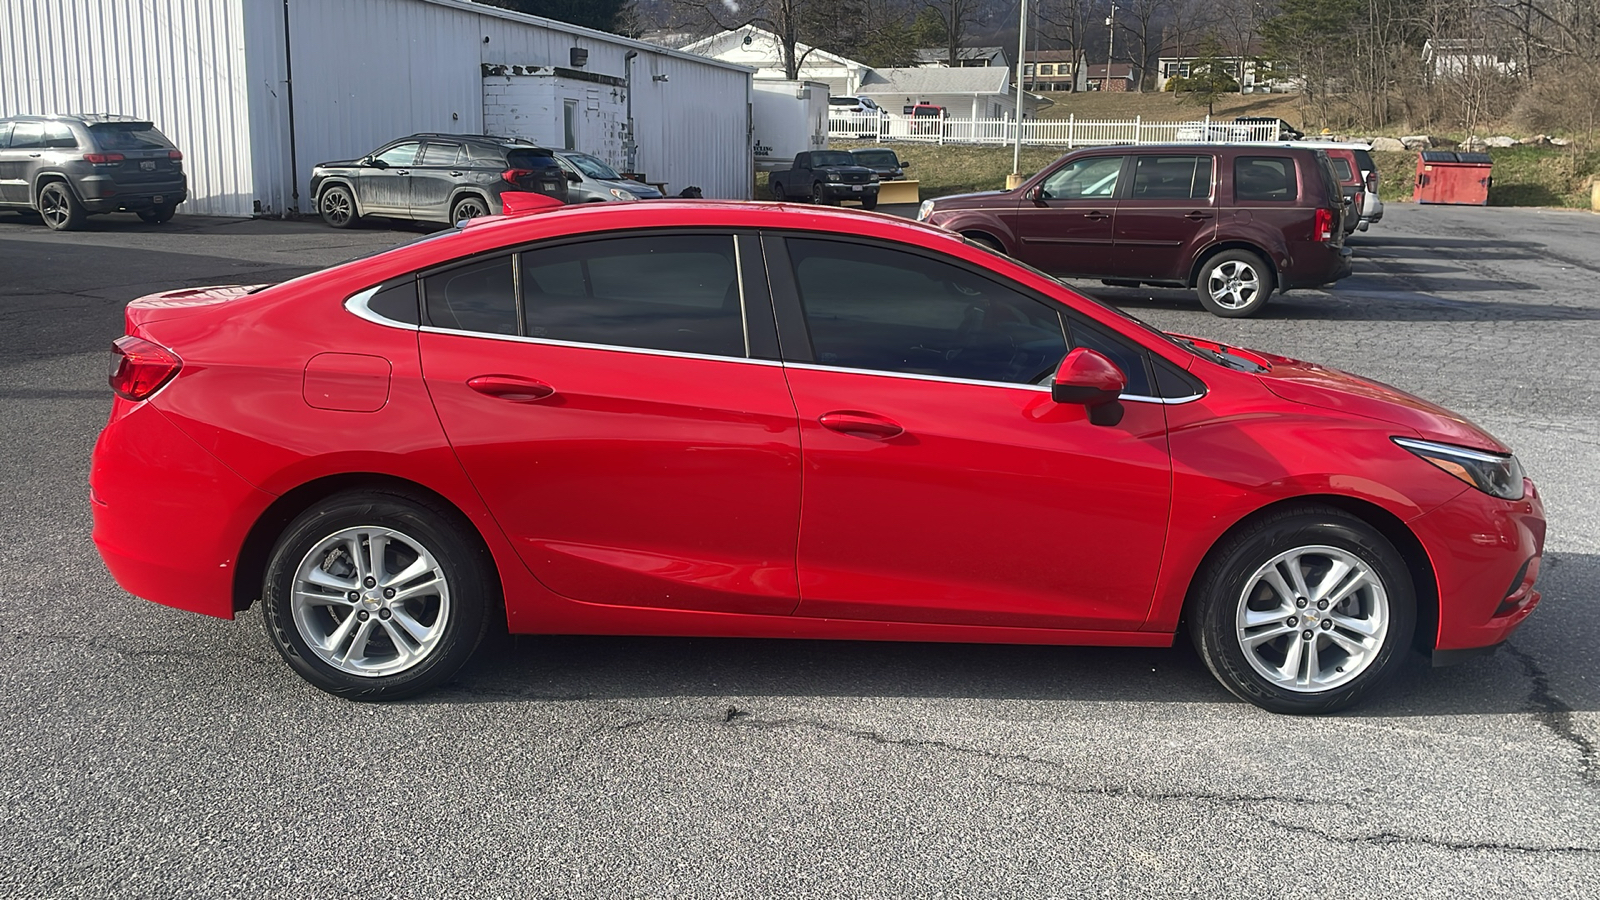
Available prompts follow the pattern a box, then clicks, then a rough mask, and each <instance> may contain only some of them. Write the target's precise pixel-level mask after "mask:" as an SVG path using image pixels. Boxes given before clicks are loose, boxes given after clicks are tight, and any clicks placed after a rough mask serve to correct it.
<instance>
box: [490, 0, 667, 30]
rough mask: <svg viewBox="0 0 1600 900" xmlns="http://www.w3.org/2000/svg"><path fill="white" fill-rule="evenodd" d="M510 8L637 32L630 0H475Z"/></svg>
mask: <svg viewBox="0 0 1600 900" xmlns="http://www.w3.org/2000/svg"><path fill="white" fill-rule="evenodd" d="M474 2H477V3H483V4H486V5H488V6H498V7H500V8H501V9H509V10H512V11H513V12H520V13H527V14H529V15H533V16H543V17H545V18H546V19H555V20H556V21H558V22H566V23H567V24H569V25H581V26H583V27H584V28H593V29H595V30H597V31H609V32H611V33H613V34H622V35H628V36H633V35H635V34H637V33H638V25H637V24H636V21H637V20H636V17H635V16H634V10H633V0H474Z"/></svg>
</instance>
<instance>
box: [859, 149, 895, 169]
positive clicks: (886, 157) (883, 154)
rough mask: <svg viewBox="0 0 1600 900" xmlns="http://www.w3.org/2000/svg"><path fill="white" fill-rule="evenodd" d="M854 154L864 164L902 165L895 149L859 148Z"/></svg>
mask: <svg viewBox="0 0 1600 900" xmlns="http://www.w3.org/2000/svg"><path fill="white" fill-rule="evenodd" d="M853 155H854V156H855V158H856V162H857V163H858V164H860V165H863V166H898V165H900V160H899V159H898V158H896V157H895V154H894V151H893V150H857V151H855V152H854V154H853Z"/></svg>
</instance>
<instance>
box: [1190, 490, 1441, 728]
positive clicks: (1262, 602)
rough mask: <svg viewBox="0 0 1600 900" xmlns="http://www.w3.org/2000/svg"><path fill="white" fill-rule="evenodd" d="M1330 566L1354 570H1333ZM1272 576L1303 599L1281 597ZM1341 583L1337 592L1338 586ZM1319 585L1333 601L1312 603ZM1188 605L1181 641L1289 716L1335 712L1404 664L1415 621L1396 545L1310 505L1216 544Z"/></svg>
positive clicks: (1235, 686)
mask: <svg viewBox="0 0 1600 900" xmlns="http://www.w3.org/2000/svg"><path fill="white" fill-rule="evenodd" d="M1336 564H1337V565H1346V566H1350V567H1351V568H1349V569H1348V570H1347V572H1345V574H1340V573H1339V570H1337V569H1335V565H1336ZM1269 566H1270V569H1269ZM1295 571H1297V572H1299V573H1300V574H1301V577H1300V578H1299V579H1298V582H1296V579H1294V578H1293V576H1292V572H1295ZM1269 572H1270V574H1269ZM1286 573H1287V577H1286ZM1274 575H1276V581H1274V578H1273V576H1274ZM1275 583H1279V584H1283V585H1284V586H1285V587H1286V588H1287V589H1288V590H1289V592H1290V593H1293V594H1297V595H1298V594H1300V593H1301V591H1300V588H1302V587H1304V588H1309V590H1307V591H1305V593H1306V594H1308V595H1309V596H1306V597H1299V596H1296V597H1294V598H1290V597H1288V596H1286V595H1284V594H1283V592H1282V591H1281V590H1280V589H1278V588H1276V587H1274V586H1273V585H1274V584H1275ZM1350 584H1355V585H1356V588H1355V590H1353V591H1351V592H1350V593H1349V594H1348V596H1345V597H1342V598H1340V597H1339V594H1340V590H1335V589H1336V588H1342V589H1346V590H1347V589H1348V587H1349V585H1350ZM1319 592H1321V593H1327V594H1333V595H1334V596H1335V599H1334V602H1333V603H1332V605H1331V606H1321V608H1319V606H1320V603H1322V602H1325V601H1319V598H1318V597H1317V596H1316V595H1317V594H1318V593H1319ZM1301 600H1304V601H1305V602H1304V603H1302V602H1301ZM1189 604H1190V605H1189V608H1188V610H1187V615H1188V626H1189V637H1190V639H1191V640H1193V642H1194V646H1195V649H1196V650H1197V651H1198V652H1199V654H1200V658H1201V659H1202V660H1204V661H1205V664H1206V666H1207V668H1209V669H1210V670H1211V673H1212V674H1213V675H1215V676H1216V677H1217V680H1218V681H1220V682H1222V685H1223V687H1226V688H1227V689H1228V690H1229V691H1231V692H1233V694H1234V695H1236V696H1238V697H1239V698H1240V699H1242V700H1248V701H1249V702H1251V703H1254V704H1255V705H1257V706H1260V707H1262V708H1263V709H1267V710H1271V711H1272V712H1278V713H1290V714H1315V713H1328V712H1334V711H1336V710H1340V709H1344V708H1346V707H1349V706H1351V705H1353V704H1355V703H1357V702H1359V701H1360V700H1361V699H1363V698H1364V697H1366V696H1368V695H1370V694H1371V693H1372V692H1373V691H1374V690H1375V689H1376V688H1377V687H1378V686H1379V685H1381V684H1383V682H1385V681H1386V680H1388V679H1389V678H1390V677H1391V676H1393V675H1394V673H1395V671H1396V670H1397V669H1398V668H1399V667H1400V666H1401V665H1402V664H1403V662H1404V660H1405V658H1406V649H1407V648H1408V647H1410V646H1411V637H1412V634H1413V632H1414V631H1415V630H1416V622H1417V601H1416V592H1415V588H1414V586H1413V585H1412V582H1411V573H1410V570H1409V569H1407V568H1406V564H1405V560H1403V559H1402V558H1401V556H1400V553H1399V551H1397V550H1395V548H1394V545H1393V544H1391V543H1390V542H1389V540H1388V539H1387V538H1385V537H1384V536H1383V535H1381V534H1379V533H1378V532H1377V530H1375V529H1374V528H1372V526H1370V525H1368V524H1367V523H1366V522H1363V521H1362V520H1360V519H1358V518H1356V517H1355V516H1353V515H1350V514H1349V513H1346V512H1343V511H1341V510H1338V509H1334V508H1331V507H1324V506H1316V505H1309V504H1307V505H1300V506H1292V507H1286V508H1284V509H1282V510H1279V511H1275V512H1273V513H1270V514H1268V515H1266V516H1263V517H1262V518H1260V519H1258V520H1257V521H1254V522H1251V523H1250V524H1249V525H1248V526H1246V527H1245V528H1243V529H1241V530H1239V531H1238V532H1236V533H1235V534H1233V535H1231V536H1229V537H1228V538H1226V539H1225V540H1224V541H1223V542H1222V543H1220V544H1218V545H1217V546H1216V547H1215V548H1213V550H1212V552H1211V554H1210V556H1208V557H1207V559H1206V562H1205V564H1204V566H1202V567H1201V569H1200V572H1199V573H1198V574H1197V575H1196V577H1195V582H1194V586H1193V589H1192V590H1191V592H1190V595H1189ZM1290 619H1293V620H1294V623H1293V624H1291V623H1290ZM1252 620H1255V621H1252ZM1380 626H1381V627H1380ZM1247 632H1248V633H1247ZM1307 634H1310V635H1311V637H1309V638H1307V637H1306V635H1307ZM1352 635H1354V637H1352ZM1247 643H1249V644H1250V645H1251V646H1249V647H1248V648H1247V646H1246V645H1247ZM1351 645H1356V646H1359V647H1361V650H1360V655H1359V656H1357V655H1356V653H1355V652H1353V651H1352V650H1348V649H1346V648H1347V647H1349V646H1351ZM1369 645H1370V646H1369ZM1297 648H1298V649H1297ZM1346 666H1349V667H1351V669H1352V671H1347V670H1346V668H1345V667H1346ZM1290 668H1293V670H1294V674H1293V676H1292V677H1291V676H1290V675H1289V673H1288V670H1289V669H1290ZM1313 669H1315V671H1312V670H1313ZM1269 670H1271V672H1272V674H1271V675H1270V676H1269V674H1268V671H1269ZM1319 682H1322V683H1323V684H1319ZM1324 685H1325V686H1324Z"/></svg>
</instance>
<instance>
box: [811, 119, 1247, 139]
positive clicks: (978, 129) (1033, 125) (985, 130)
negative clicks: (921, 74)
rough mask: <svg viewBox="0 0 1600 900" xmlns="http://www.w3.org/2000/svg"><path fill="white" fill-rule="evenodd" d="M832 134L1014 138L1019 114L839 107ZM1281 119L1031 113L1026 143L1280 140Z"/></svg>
mask: <svg viewBox="0 0 1600 900" xmlns="http://www.w3.org/2000/svg"><path fill="white" fill-rule="evenodd" d="M828 137H829V138H838V139H845V140H852V139H854V140H869V141H922V142H925V143H930V144H1013V143H1015V142H1016V140H1017V123H1016V120H1014V119H958V118H955V117H952V116H937V117H936V116H916V117H913V116H905V115H900V114H898V113H884V114H882V115H880V114H878V113H833V114H831V115H830V116H829V117H828ZM1277 139H1278V126H1277V123H1275V122H1268V123H1264V124H1260V123H1257V124H1246V123H1242V122H1231V121H1223V120H1220V119H1219V120H1217V121H1215V122H1213V121H1211V117H1210V116H1206V117H1205V118H1203V119H1195V120H1193V121H1190V122H1146V121H1143V119H1142V118H1140V117H1135V118H1133V119H1130V120H1122V121H1112V120H1104V119H1079V118H1078V117H1076V116H1068V117H1067V118H1065V119H1026V120H1024V121H1023V122H1022V143H1023V144H1026V145H1029V146H1035V145H1040V146H1061V147H1094V146H1100V145H1105V144H1170V143H1183V142H1195V141H1204V142H1218V141H1275V140H1277Z"/></svg>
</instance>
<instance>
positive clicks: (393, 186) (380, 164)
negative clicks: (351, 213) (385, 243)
mask: <svg viewBox="0 0 1600 900" xmlns="http://www.w3.org/2000/svg"><path fill="white" fill-rule="evenodd" d="M418 149H420V145H419V144H418V142H417V141H407V142H406V143H403V144H395V145H394V146H393V147H388V148H385V149H384V150H382V151H380V152H378V153H375V154H373V156H372V159H371V160H370V161H368V162H367V164H366V165H363V166H361V167H360V170H359V171H358V172H357V174H356V175H354V176H353V177H352V178H351V181H353V182H355V188H356V198H357V200H358V201H359V202H360V203H361V213H362V215H368V214H378V215H386V216H409V215H411V166H412V164H413V163H415V162H416V161H417V150H418Z"/></svg>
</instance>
